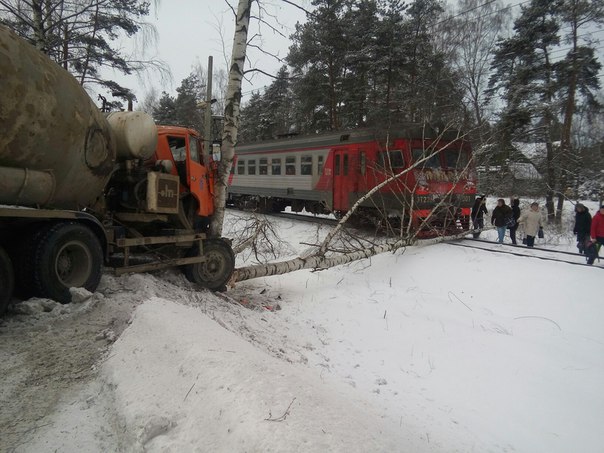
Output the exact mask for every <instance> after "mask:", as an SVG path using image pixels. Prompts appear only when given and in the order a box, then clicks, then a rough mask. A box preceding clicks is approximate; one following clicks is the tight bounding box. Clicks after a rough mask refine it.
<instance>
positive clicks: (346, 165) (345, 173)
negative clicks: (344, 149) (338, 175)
mask: <svg viewBox="0 0 604 453" xmlns="http://www.w3.org/2000/svg"><path fill="white" fill-rule="evenodd" d="M342 173H344V176H346V175H348V154H344V162H343V164H342Z"/></svg>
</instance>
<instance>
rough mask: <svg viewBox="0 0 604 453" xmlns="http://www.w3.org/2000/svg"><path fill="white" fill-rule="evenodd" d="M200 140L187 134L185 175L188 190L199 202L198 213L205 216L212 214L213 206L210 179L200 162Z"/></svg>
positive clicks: (201, 157)
mask: <svg viewBox="0 0 604 453" xmlns="http://www.w3.org/2000/svg"><path fill="white" fill-rule="evenodd" d="M202 159H203V156H202V153H201V142H200V140H199V138H198V137H195V136H193V135H189V159H188V162H187V176H188V180H189V184H188V186H189V190H190V192H191V193H192V194H193V196H194V197H195V198H197V201H198V202H199V211H198V214H199V215H200V216H202V217H207V216H209V215H211V214H212V212H213V210H214V207H213V201H212V194H211V193H210V180H209V174H208V171H207V169H206V167H205V166H204V165H203V164H202Z"/></svg>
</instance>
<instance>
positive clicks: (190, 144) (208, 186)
mask: <svg viewBox="0 0 604 453" xmlns="http://www.w3.org/2000/svg"><path fill="white" fill-rule="evenodd" d="M157 135H158V141H157V149H156V150H155V155H154V156H153V157H152V159H153V160H154V163H158V162H161V163H162V166H163V168H164V169H165V170H166V171H168V172H169V173H171V174H173V175H176V176H178V177H179V179H180V193H181V197H185V196H186V195H187V194H191V196H192V197H193V198H194V199H195V201H196V204H197V206H196V208H195V210H196V214H197V215H198V216H200V217H206V218H207V217H210V216H211V215H212V214H213V213H214V200H213V192H214V174H213V172H212V170H211V169H212V168H213V167H212V165H211V163H210V162H206V163H204V159H203V152H202V150H203V140H202V138H201V136H200V135H199V134H198V133H197V132H196V131H195V130H193V129H188V128H185V127H177V126H158V127H157ZM208 159H209V158H208ZM166 162H167V164H166Z"/></svg>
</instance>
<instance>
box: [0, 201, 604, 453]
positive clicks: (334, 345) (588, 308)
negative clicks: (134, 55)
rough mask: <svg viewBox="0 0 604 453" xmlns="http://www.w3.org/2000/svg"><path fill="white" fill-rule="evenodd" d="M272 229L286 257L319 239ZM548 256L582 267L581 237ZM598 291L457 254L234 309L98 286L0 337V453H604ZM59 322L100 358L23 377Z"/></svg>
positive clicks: (564, 275) (567, 276)
mask: <svg viewBox="0 0 604 453" xmlns="http://www.w3.org/2000/svg"><path fill="white" fill-rule="evenodd" d="M491 204H492V203H491ZM491 207H492V206H491ZM592 212H594V209H593V207H592ZM234 215H235V216H236V215H238V214H234ZM275 223H276V225H277V227H278V231H279V234H280V235H281V238H282V239H283V241H284V242H285V243H286V244H288V245H287V246H286V247H284V250H285V252H284V253H286V254H287V255H288V256H290V255H294V254H297V253H299V252H301V251H303V250H304V249H305V248H306V247H307V246H304V245H301V244H300V243H301V242H310V243H312V242H316V240H317V234H318V235H319V236H321V235H322V234H325V231H326V227H322V229H321V231H319V232H317V229H316V228H315V227H314V226H312V225H311V224H309V223H307V222H301V221H293V220H275ZM566 224H567V225H568V222H566ZM494 236H495V234H494V232H493V231H489V232H486V233H484V234H483V237H485V238H491V239H492V238H493V237H494ZM544 242H545V244H542V245H544V246H547V247H552V248H556V249H562V250H569V251H574V242H573V241H572V235H570V234H566V235H564V234H560V233H556V234H554V232H548V231H546V238H545V240H544ZM493 247H501V246H496V245H494V244H493ZM247 259H248V260H249V259H251V258H250V257H247ZM240 264H242V263H240ZM599 266H600V267H601V266H602V263H600V265H599ZM603 276H604V274H603V273H602V269H601V268H598V267H597V266H596V267H587V266H573V265H570V264H565V263H555V262H549V261H543V260H537V259H533V258H526V257H519V256H513V255H505V254H498V253H490V252H488V251H482V250H476V249H470V248H461V247H456V246H452V245H448V244H440V245H435V246H429V247H422V246H418V247H409V248H407V249H406V250H404V251H399V252H397V253H394V254H384V255H380V256H376V257H374V258H372V259H371V260H366V261H361V262H356V263H353V264H351V265H348V266H341V267H337V268H333V269H329V270H325V271H321V272H310V271H300V272H296V273H293V274H288V275H283V276H276V277H268V278H264V279H258V280H252V281H249V282H244V283H240V284H238V285H237V286H236V288H234V289H232V290H230V291H229V292H227V293H226V294H225V295H214V294H211V293H208V292H205V291H201V292H198V291H195V289H194V288H193V287H192V286H191V285H190V284H189V283H188V282H186V281H185V280H184V278H182V276H180V275H178V274H176V273H171V272H164V273H159V274H155V275H133V276H126V277H121V278H115V277H111V276H106V277H104V279H103V282H102V287H101V288H100V290H99V292H98V293H97V294H95V295H94V296H93V297H91V298H90V299H89V300H87V301H85V302H83V303H81V304H78V305H74V306H71V307H69V308H68V309H66V308H65V307H61V306H55V305H53V304H52V303H49V302H48V301H29V302H27V303H26V307H29V311H30V312H33V314H29V315H12V316H10V317H9V318H8V319H7V320H5V321H4V323H3V324H2V325H1V327H0V334H1V335H2V336H3V338H4V339H5V340H6V341H4V346H0V358H1V359H2V360H1V361H0V362H1V363H3V367H2V371H3V376H5V386H4V389H3V390H2V391H0V430H1V431H2V432H3V433H8V436H7V435H3V436H0V450H2V451H24V452H40V451H64V452H65V451H74V452H75V451H78V452H80V451H81V452H84V451H90V452H96V451H149V452H160V451H161V452H166V451H172V452H187V451H200V452H204V451H225V452H227V451H228V452H232V451H248V452H260V451H262V452H264V451H312V452H315V451H316V452H319V451H320V452H324V451H346V452H348V451H359V452H365V451H372V452H373V451H388V452H391V451H401V452H402V451H408V452H452V451H459V452H470V451H474V452H512V451H514V452H569V451H577V452H579V451H580V452H601V451H602V445H604V431H603V430H602V429H601V427H602V426H603V425H604V391H602V385H603V383H604V329H603V328H602V325H603V324H604V303H603V301H604V297H602V296H601V293H602V291H603V289H602V288H603V287H602V281H603ZM277 306H278V308H280V309H277V310H268V309H266V308H264V307H269V308H271V309H274V308H275V307H277ZM112 307H115V308H114V309H112ZM36 310H37V311H36ZM112 310H113V316H112V315H111V312H112ZM61 311H62V313H61ZM99 313H100V314H102V316H101V315H100V314H99ZM130 317H131V318H130ZM66 325H69V326H71V328H72V329H74V330H75V331H77V330H78V328H80V329H83V331H84V332H88V335H87V337H86V338H88V337H90V336H92V337H93V339H95V341H96V343H95V342H92V344H85V343H84V342H83V341H84V340H82V339H78V340H77V341H76V342H75V343H74V342H72V343H69V341H67V340H65V341H63V340H62V343H63V344H69V345H70V346H69V347H64V349H62V350H61V349H60V345H59V346H57V348H59V350H61V351H62V354H64V356H63V355H61V354H59V355H57V356H56V359H55V360H57V361H60V360H62V358H63V357H65V360H66V361H70V360H71V361H72V362H73V363H74V366H73V367H75V368H76V369H81V368H82V367H83V369H84V370H85V372H84V374H85V376H84V377H83V378H82V379H72V380H69V381H68V382H67V381H66V380H65V379H61V378H58V377H57V376H54V375H53V376H44V375H42V376H37V378H36V380H32V379H31V376H30V375H32V374H33V373H34V372H35V369H38V368H39V364H38V367H34V366H32V365H31V363H30V359H29V358H28V356H27V354H26V352H24V351H23V349H19V345H20V344H22V343H25V344H26V346H27V347H28V348H29V349H33V348H34V347H36V338H37V336H38V335H39V336H40V338H46V339H45V340H44V342H45V343H49V340H48V338H49V337H48V336H49V335H50V334H53V335H57V332H58V328H59V327H60V326H62V327H63V328H65V326H66ZM28 329H29V332H35V335H33V334H30V335H28V334H27V332H28ZM124 329H125V330H124ZM122 330H123V332H122ZM80 332H82V330H80ZM78 342H80V343H81V344H82V346H83V347H86V348H88V349H87V350H90V351H92V350H94V351H96V352H95V353H94V354H93V358H95V360H94V361H93V362H94V365H93V366H92V367H91V366H90V362H91V357H90V355H87V356H86V357H85V359H83V358H81V357H80V355H81V351H80V353H79V354H80V355H77V354H76V353H77V350H78V347H77V345H78V344H80V343H78ZM7 345H10V348H11V350H8V349H7V348H8V346H7ZM15 350H17V351H18V352H17V353H15ZM73 367H72V368H73ZM57 373H65V370H63V369H59V370H57ZM44 379H46V381H44ZM57 382H59V383H61V385H59V384H57ZM32 385H33V386H40V387H41V388H40V391H34V390H33V388H32ZM57 388H58V389H60V392H59V391H57ZM24 390H27V392H30V393H27V392H25V393H23V391H24ZM21 395H25V396H27V398H28V399H27V400H26V401H20V402H19V404H17V403H15V400H16V399H18V398H19V396H21ZM21 399H22V398H21ZM40 401H43V402H44V404H43V405H40V404H39V402H40ZM36 407H37V408H40V407H43V409H38V412H36ZM17 411H19V412H18V413H17ZM24 414H25V415H24Z"/></svg>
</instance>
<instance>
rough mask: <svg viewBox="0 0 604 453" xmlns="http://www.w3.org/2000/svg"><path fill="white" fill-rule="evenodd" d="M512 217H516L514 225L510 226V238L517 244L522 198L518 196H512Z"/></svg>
mask: <svg viewBox="0 0 604 453" xmlns="http://www.w3.org/2000/svg"><path fill="white" fill-rule="evenodd" d="M510 204H511V205H512V217H513V218H514V225H512V226H509V227H508V229H509V230H510V239H511V240H512V244H514V245H516V230H517V229H518V219H519V218H520V200H519V199H518V198H512V200H511V203H510Z"/></svg>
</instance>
